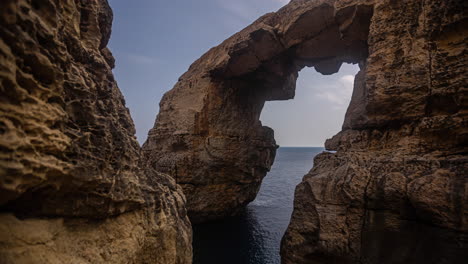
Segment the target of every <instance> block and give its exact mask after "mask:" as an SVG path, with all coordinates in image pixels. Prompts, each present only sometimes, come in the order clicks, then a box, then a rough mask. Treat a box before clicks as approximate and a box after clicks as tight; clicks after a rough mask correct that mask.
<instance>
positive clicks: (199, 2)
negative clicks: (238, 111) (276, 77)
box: [109, 0, 358, 146]
mask: <svg viewBox="0 0 468 264" xmlns="http://www.w3.org/2000/svg"><path fill="white" fill-rule="evenodd" d="M287 2H288V0H170V1H167V0H134V1H129V0H109V3H110V5H111V7H112V9H113V10H114V24H113V30H112V37H111V40H110V43H109V47H110V49H111V50H112V52H113V54H114V57H115V58H116V68H115V69H114V74H115V76H116V79H117V81H118V84H119V87H120V89H121V90H122V92H123V94H124V95H125V99H126V102H127V106H128V107H129V108H130V112H131V114H132V118H133V120H134V122H135V125H136V129H137V137H138V140H139V142H140V143H143V142H144V141H145V140H146V137H147V133H148V130H149V129H150V128H152V127H153V125H154V120H155V117H156V114H157V112H158V111H159V101H160V99H161V97H162V95H163V94H164V93H165V92H166V91H168V90H170V89H171V88H172V87H173V85H174V84H175V83H176V81H177V79H178V78H179V76H180V75H182V74H183V73H184V72H185V71H186V70H187V69H188V67H189V66H190V64H191V63H192V62H193V61H195V60H196V59H198V58H199V57H200V56H201V55H202V54H203V53H205V52H206V51H208V50H209V49H210V48H211V47H214V46H216V45H218V44H219V43H221V42H222V41H223V40H224V39H226V38H228V37H229V36H231V35H232V34H234V33H236V32H237V31H239V30H241V29H242V28H244V27H245V26H247V25H249V24H250V23H252V22H253V21H254V20H255V19H257V18H258V17H259V16H261V15H263V14H265V13H267V12H272V11H276V10H278V9H279V8H280V7H282V6H283V5H284V4H286V3H287ZM357 71H358V67H357V66H352V65H343V67H342V68H341V70H340V72H339V73H337V74H334V75H331V76H323V75H321V74H319V73H317V72H315V70H314V69H304V70H303V71H301V72H300V74H299V80H298V85H297V91H296V99H294V100H289V101H281V102H279V101H275V102H268V103H267V104H266V106H265V109H264V111H263V112H262V117H261V120H262V122H263V124H264V125H267V126H270V127H272V128H273V129H274V130H275V138H276V140H277V142H278V144H279V145H281V146H323V143H324V141H325V139H326V138H329V137H331V136H332V135H334V134H335V133H337V132H338V131H339V130H340V127H341V125H342V123H343V117H344V113H345V111H346V107H347V105H348V103H349V99H350V98H351V92H352V81H353V78H354V75H355V74H356V73H357Z"/></svg>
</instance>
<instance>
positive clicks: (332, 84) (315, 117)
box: [260, 63, 359, 147]
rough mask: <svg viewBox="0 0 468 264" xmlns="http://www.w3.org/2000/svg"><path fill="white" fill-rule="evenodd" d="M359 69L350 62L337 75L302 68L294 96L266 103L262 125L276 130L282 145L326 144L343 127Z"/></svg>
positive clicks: (308, 145) (261, 118) (321, 145)
mask: <svg viewBox="0 0 468 264" xmlns="http://www.w3.org/2000/svg"><path fill="white" fill-rule="evenodd" d="M358 71H359V67H358V66H357V65H354V64H346V63H345V64H343V65H342V67H341V68H340V70H339V72H337V73H336V74H333V75H323V74H321V73H318V72H316V71H315V70H314V69H313V68H304V69H302V70H301V71H300V72H299V77H298V79H297V84H296V86H297V88H296V94H295V97H294V99H293V100H285V101H268V102H266V103H265V106H264V108H263V111H262V113H261V117H260V120H261V121H262V124H263V125H265V126H268V127H271V128H272V129H273V130H274V131H275V140H276V143H277V144H278V145H279V146H280V147H323V146H324V143H325V141H326V139H328V138H330V137H332V136H333V135H335V134H336V133H338V132H339V131H340V130H341V128H342V125H343V120H344V117H345V113H346V110H347V108H348V106H349V103H350V100H351V95H352V92H353V85H354V79H355V76H356V74H357V72H358Z"/></svg>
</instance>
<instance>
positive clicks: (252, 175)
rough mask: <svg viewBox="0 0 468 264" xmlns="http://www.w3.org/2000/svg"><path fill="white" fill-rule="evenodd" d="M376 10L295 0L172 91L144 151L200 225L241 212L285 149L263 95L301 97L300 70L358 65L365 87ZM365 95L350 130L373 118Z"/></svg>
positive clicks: (208, 58)
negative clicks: (265, 115) (264, 115)
mask: <svg viewBox="0 0 468 264" xmlns="http://www.w3.org/2000/svg"><path fill="white" fill-rule="evenodd" d="M372 10H373V8H372V5H369V4H367V3H365V2H353V3H351V4H343V3H341V2H337V3H335V1H293V2H292V3H290V4H289V5H287V6H286V7H284V8H282V9H280V10H279V11H278V12H276V13H270V14H267V15H265V16H263V17H261V18H260V19H258V20H257V21H255V22H254V23H253V24H252V25H250V26H249V27H247V28H246V29H244V30H242V31H241V32H239V33H237V34H235V35H234V36H232V37H231V38H229V39H228V40H226V41H224V42H223V43H222V44H221V45H220V46H218V47H215V48H213V49H211V50H210V51H209V52H207V53H206V54H205V55H203V56H202V57H201V58H200V59H199V60H197V61H196V62H195V63H194V64H192V65H191V66H190V69H189V70H188V72H186V73H185V74H184V75H182V77H181V78H180V79H179V82H178V83H177V84H176V85H175V87H174V88H173V89H172V90H171V91H169V92H168V93H166V94H165V95H164V97H163V99H162V101H161V104H160V113H159V115H158V118H157V120H156V123H155V127H154V128H153V129H152V130H151V131H150V132H149V137H148V140H147V141H146V143H145V144H144V146H143V150H144V152H145V156H146V157H147V160H148V162H149V163H150V164H151V165H152V166H153V167H154V168H156V169H157V170H160V171H162V172H166V173H168V174H170V175H172V176H173V177H174V178H175V179H176V181H177V182H178V183H179V184H180V185H181V186H182V187H183V189H184V193H185V195H186V196H187V208H188V212H189V216H190V217H191V220H192V221H193V222H200V221H205V220H211V219H215V218H220V217H224V216H227V215H231V214H235V213H236V212H237V211H238V210H239V209H241V208H243V207H244V206H245V205H246V204H247V203H249V202H250V201H252V200H253V199H254V198H255V196H256V194H257V192H258V190H259V187H260V184H261V181H262V179H263V177H264V176H265V175H266V173H267V172H268V171H269V169H270V167H271V165H272V162H273V160H274V157H275V153H276V148H277V145H276V144H275V140H274V137H273V131H272V130H271V129H270V128H268V127H264V126H262V124H261V122H260V121H259V117H260V113H261V111H262V108H263V105H264V103H265V101H270V100H286V99H292V98H294V93H295V84H296V79H297V76H298V71H299V70H301V69H302V68H303V67H315V69H316V70H317V71H318V72H321V73H323V74H332V73H335V72H337V71H338V70H339V68H340V66H341V64H342V63H343V62H347V63H359V64H360V66H361V68H362V69H364V70H361V73H359V74H358V78H357V79H358V82H357V84H358V85H357V86H362V84H361V83H362V82H360V81H359V80H362V79H363V76H364V72H365V67H366V66H365V65H366V63H365V62H366V58H367V53H368V46H367V38H368V33H369V24H370V20H371V17H372ZM356 90H357V91H359V92H358V93H362V90H363V88H361V87H358V88H357V89H356ZM358 93H356V94H358ZM357 99H362V98H360V97H359V96H355V99H354V100H353V102H352V103H351V105H352V106H351V107H350V110H349V111H348V117H347V121H346V126H347V127H350V126H351V125H352V123H353V122H354V123H356V122H358V121H359V120H360V119H365V117H363V116H358V115H359V114H360V113H361V112H362V111H363V110H362V109H361V108H362V107H364V104H363V102H356V100H357Z"/></svg>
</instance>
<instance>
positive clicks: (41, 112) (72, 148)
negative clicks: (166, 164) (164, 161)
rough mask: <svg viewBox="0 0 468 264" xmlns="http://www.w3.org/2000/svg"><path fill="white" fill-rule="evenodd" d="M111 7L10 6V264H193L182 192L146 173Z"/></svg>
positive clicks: (4, 212)
mask: <svg viewBox="0 0 468 264" xmlns="http://www.w3.org/2000/svg"><path fill="white" fill-rule="evenodd" d="M111 24H112V11H111V9H110V7H109V5H108V3H107V1H106V0H64V1H54V0H34V1H28V0H2V1H0V92H1V97H0V113H1V115H0V150H1V152H0V209H1V212H0V263H191V258H192V252H191V227H190V222H189V220H188V217H187V215H186V209H185V197H184V195H183V194H182V190H181V188H180V187H178V186H177V184H176V183H175V181H174V180H173V179H172V178H171V177H169V176H168V175H165V174H162V173H159V172H156V171H155V170H154V169H152V168H147V167H145V166H141V165H144V163H142V162H141V154H140V153H141V150H140V147H139V145H138V143H137V141H136V139H135V136H134V134H135V129H134V126H133V121H132V120H131V117H130V114H129V111H128V109H127V108H126V107H125V101H124V99H123V96H122V94H121V93H120V91H119V89H118V87H117V84H116V82H115V80H114V77H113V75H112V68H113V67H114V59H113V57H112V54H111V52H110V51H109V50H108V49H107V48H106V45H107V42H108V40H109V37H110V33H111Z"/></svg>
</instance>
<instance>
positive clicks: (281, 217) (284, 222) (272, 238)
mask: <svg viewBox="0 0 468 264" xmlns="http://www.w3.org/2000/svg"><path fill="white" fill-rule="evenodd" d="M323 150H324V149H323V148H279V149H278V151H277V154H276V160H275V163H274V164H273V167H272V168H271V171H270V172H269V173H268V175H267V176H266V177H265V179H264V180H263V183H262V187H261V188H260V192H259V193H258V196H257V199H255V201H253V202H252V203H250V204H249V205H248V206H247V208H246V210H245V211H244V212H243V213H242V214H241V215H239V216H236V217H232V218H229V219H225V220H222V221H217V222H211V223H207V224H201V225H197V226H194V227H193V232H194V237H193V249H194V264H230V263H232V264H244V263H245V264H279V263H280V256H279V249H280V242H281V237H282V236H283V234H284V231H285V230H286V228H287V226H288V224H289V219H290V217H291V213H292V209H293V198H294V189H295V187H296V185H297V184H298V183H299V182H300V181H301V179H302V177H303V176H304V175H305V174H306V173H307V172H309V170H310V169H311V168H312V165H313V158H314V157H315V155H317V154H318V153H320V152H322V151H323Z"/></svg>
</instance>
